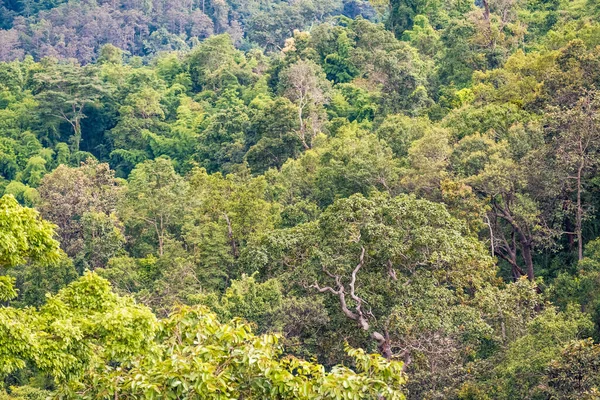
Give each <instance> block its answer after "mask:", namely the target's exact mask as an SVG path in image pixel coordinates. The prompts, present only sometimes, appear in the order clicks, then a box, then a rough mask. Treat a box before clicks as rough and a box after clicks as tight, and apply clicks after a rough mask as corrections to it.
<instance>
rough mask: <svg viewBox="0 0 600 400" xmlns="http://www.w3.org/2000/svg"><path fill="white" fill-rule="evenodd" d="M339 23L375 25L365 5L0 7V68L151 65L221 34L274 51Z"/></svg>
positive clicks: (156, 1) (280, 1)
mask: <svg viewBox="0 0 600 400" xmlns="http://www.w3.org/2000/svg"><path fill="white" fill-rule="evenodd" d="M339 15H345V16H348V17H351V18H354V17H356V16H359V15H360V16H363V17H365V18H376V17H377V14H376V11H375V10H374V9H373V7H372V6H371V5H370V4H369V3H368V2H367V1H364V0H295V1H285V0H131V1H129V0H117V1H114V0H99V1H96V0H83V1H65V0H41V1H32V0H2V1H0V29H3V30H0V61H8V60H12V59H14V58H23V56H25V55H32V56H33V57H35V58H36V59H41V58H43V57H58V58H74V59H77V60H78V61H79V62H82V63H89V62H92V61H95V60H96V59H97V57H98V54H99V50H100V48H101V46H102V45H104V44H108V43H110V44H113V45H115V46H117V47H119V48H121V49H122V50H124V51H126V52H127V53H128V54H129V55H133V56H142V57H152V56H153V55H156V54H157V53H159V52H163V51H176V50H179V51H181V50H189V49H190V48H192V47H194V46H195V45H196V44H198V42H199V41H201V40H203V39H206V38H207V37H209V36H212V35H215V34H222V33H228V34H229V35H230V36H231V37H232V39H233V41H234V43H235V44H236V46H238V47H240V48H243V49H246V50H248V49H250V48H253V47H260V48H264V49H267V50H280V49H281V48H282V47H283V45H284V41H285V39H287V38H288V37H290V36H291V35H292V34H293V32H294V30H295V29H299V30H305V29H309V28H310V27H312V26H314V25H318V24H320V23H322V22H325V21H326V20H329V19H331V18H332V17H334V16H339Z"/></svg>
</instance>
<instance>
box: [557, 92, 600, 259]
mask: <svg viewBox="0 0 600 400" xmlns="http://www.w3.org/2000/svg"><path fill="white" fill-rule="evenodd" d="M599 105H600V103H599V100H598V95H597V94H596V93H587V94H585V95H584V96H583V97H581V98H580V99H579V101H578V102H577V104H576V105H575V106H574V107H573V108H571V109H567V110H555V111H554V113H553V114H552V115H551V116H550V120H551V125H550V127H549V130H551V132H552V133H554V140H553V143H552V147H553V150H554V151H555V152H556V156H557V159H558V160H557V161H558V165H559V166H560V167H561V169H562V170H563V172H562V173H563V174H564V176H565V179H564V182H565V186H566V190H568V191H570V192H575V197H576V204H575V206H574V208H575V210H574V213H575V235H576V236H577V255H578V258H579V260H580V261H581V260H582V259H583V233H582V231H583V221H584V218H585V217H586V215H587V214H588V210H587V207H586V205H585V204H584V197H583V196H584V194H585V189H586V180H587V179H588V178H589V176H590V174H591V173H593V172H594V171H595V168H596V166H597V163H598V159H597V155H598V152H599V151H600V121H599V120H598V116H597V114H598V107H599Z"/></svg>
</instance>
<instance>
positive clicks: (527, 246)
mask: <svg viewBox="0 0 600 400" xmlns="http://www.w3.org/2000/svg"><path fill="white" fill-rule="evenodd" d="M521 248H522V250H523V260H525V265H526V266H527V278H528V279H529V280H530V281H532V282H533V280H534V279H535V275H534V273H533V258H532V256H531V242H530V241H529V240H526V239H522V240H521Z"/></svg>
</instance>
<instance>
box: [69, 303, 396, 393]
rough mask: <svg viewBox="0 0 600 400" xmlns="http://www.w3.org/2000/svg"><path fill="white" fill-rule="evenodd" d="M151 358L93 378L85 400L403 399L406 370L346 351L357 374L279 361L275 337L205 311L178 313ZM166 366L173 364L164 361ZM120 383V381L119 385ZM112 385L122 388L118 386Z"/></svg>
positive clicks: (142, 357) (162, 325)
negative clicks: (166, 399) (100, 399)
mask: <svg viewBox="0 0 600 400" xmlns="http://www.w3.org/2000/svg"><path fill="white" fill-rule="evenodd" d="M155 340H156V342H155V346H154V348H153V352H152V353H151V354H152V355H151V356H148V355H146V354H140V355H139V356H137V357H134V358H132V359H131V362H130V364H129V368H111V367H108V370H107V371H102V373H96V374H94V375H93V376H91V377H90V379H88V381H87V382H86V385H85V386H84V387H83V388H82V389H80V394H81V395H84V396H86V398H87V397H89V398H93V397H94V396H98V395H103V396H110V397H112V396H114V395H117V396H119V397H122V398H132V399H133V398H137V397H139V396H145V397H150V398H154V397H155V396H165V395H166V396H175V397H179V398H195V397H197V396H199V395H201V396H202V397H203V398H206V399H220V398H223V397H224V396H226V397H229V398H246V399H264V398H269V397H277V398H281V399H320V398H323V399H325V398H327V399H342V398H345V397H347V396H348V395H352V397H353V398H357V399H371V398H377V397H383V398H386V399H396V400H401V399H404V395H403V394H402V392H401V387H402V385H403V383H404V375H403V374H402V372H401V369H402V363H400V362H397V361H386V360H384V359H382V358H381V357H380V356H378V355H368V354H365V353H364V352H363V351H361V350H355V349H348V354H349V356H350V357H351V358H352V359H353V361H354V365H355V368H356V371H353V370H351V369H349V368H347V367H342V366H335V367H333V369H331V371H330V372H325V369H324V368H323V366H321V365H318V364H314V363H311V362H308V361H304V360H300V359H297V358H295V357H291V356H288V357H282V348H281V346H280V345H279V343H278V342H279V337H278V336H277V335H263V336H254V335H253V334H252V332H251V330H250V328H249V326H248V325H246V324H245V323H243V322H241V321H240V320H233V321H231V322H230V323H228V324H220V323H219V322H218V321H217V319H216V317H215V315H214V314H212V313H210V312H208V311H207V310H206V309H204V308H181V309H180V310H178V311H177V312H175V313H173V314H172V315H171V316H170V317H169V318H167V319H165V320H163V321H161V322H160V330H159V332H158V333H157V335H156V339H155ZM167 360H171V361H169V362H167ZM115 378H116V379H115ZM114 382H118V383H117V385H115V383H114Z"/></svg>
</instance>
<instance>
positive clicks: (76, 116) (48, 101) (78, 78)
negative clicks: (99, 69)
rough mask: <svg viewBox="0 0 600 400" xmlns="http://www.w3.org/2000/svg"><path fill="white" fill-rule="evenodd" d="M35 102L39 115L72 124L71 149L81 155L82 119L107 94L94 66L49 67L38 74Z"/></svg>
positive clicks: (69, 65) (66, 65) (62, 65)
mask: <svg viewBox="0 0 600 400" xmlns="http://www.w3.org/2000/svg"><path fill="white" fill-rule="evenodd" d="M35 81H36V84H37V88H36V99H37V100H38V102H39V107H40V112H41V113H42V114H43V115H47V116H48V117H51V118H55V119H58V120H62V121H64V122H67V123H68V124H69V125H71V128H72V129H73V136H72V137H71V145H72V148H71V150H72V151H73V152H78V151H79V149H80V143H81V137H82V136H81V135H82V132H81V120H82V119H83V118H85V117H86V115H85V109H86V107H88V106H91V105H92V104H95V103H96V102H97V101H98V100H100V98H101V97H102V96H103V95H106V94H107V92H108V91H107V88H106V87H104V86H103V85H102V84H101V82H100V80H99V79H98V77H97V74H96V70H95V69H94V68H93V67H79V66H77V65H72V64H54V65H49V66H48V67H47V69H46V70H44V71H41V72H38V73H37V74H36V75H35Z"/></svg>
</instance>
